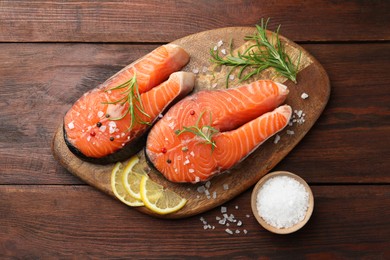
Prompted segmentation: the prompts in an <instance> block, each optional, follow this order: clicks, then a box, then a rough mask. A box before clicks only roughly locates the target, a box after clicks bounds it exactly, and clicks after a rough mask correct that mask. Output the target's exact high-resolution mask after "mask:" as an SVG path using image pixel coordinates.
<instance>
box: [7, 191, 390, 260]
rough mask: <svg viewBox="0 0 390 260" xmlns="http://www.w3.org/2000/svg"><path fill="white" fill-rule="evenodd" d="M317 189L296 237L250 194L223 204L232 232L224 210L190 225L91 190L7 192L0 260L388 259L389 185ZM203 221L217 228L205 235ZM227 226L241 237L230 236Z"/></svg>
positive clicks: (199, 217)
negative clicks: (270, 222) (266, 225)
mask: <svg viewBox="0 0 390 260" xmlns="http://www.w3.org/2000/svg"><path fill="white" fill-rule="evenodd" d="M311 188H312V190H313V193H314V196H315V203H316V205H315V210H314V212H313V215H312V217H311V219H310V221H309V222H308V224H307V225H306V226H305V227H303V228H302V229H301V230H299V231H297V232H296V233H293V234H291V235H276V234H273V233H270V232H268V231H266V230H264V229H263V228H261V227H260V225H259V224H258V223H257V222H256V220H255V218H254V216H253V215H252V213H251V209H250V202H249V198H250V191H249V190H248V191H247V192H245V193H244V194H243V196H239V197H237V198H235V199H234V200H232V201H230V202H229V203H227V204H225V205H224V206H226V207H227V212H228V214H234V216H235V218H236V219H238V220H241V221H242V223H243V224H242V226H239V227H238V226H237V225H234V224H232V225H231V226H229V227H227V226H225V225H221V224H218V220H216V217H222V214H221V209H220V207H218V208H216V209H213V210H211V211H209V212H206V213H203V214H201V215H199V216H195V217H191V218H187V219H179V220H161V219H160V220H159V219H156V218H154V217H149V216H147V215H144V214H141V213H139V212H137V211H136V210H133V209H131V208H129V207H127V206H126V205H124V204H120V203H117V202H116V201H114V200H113V199H111V198H108V196H105V195H104V194H102V193H101V192H98V191H97V190H96V189H94V188H92V187H89V186H77V185H76V186H58V185H45V186H41V185H38V186H35V185H33V186H23V185H22V186H19V185H12V186H6V187H4V186H2V187H0V197H1V198H2V201H3V203H0V213H1V214H2V215H1V216H2V217H1V218H0V226H1V227H2V232H1V233H2V235H0V257H1V258H3V259H7V258H10V259H12V257H13V256H15V255H17V256H20V258H29V259H36V258H74V257H76V258H93V259H95V258H99V259H103V258H110V259H112V258H132V259H139V258H158V259H161V258H162V259H183V258H197V259H198V258H206V257H207V258H213V259H237V258H239V259H254V258H256V259H257V258H260V257H262V258H272V259H273V258H285V257H287V258H305V259H318V258H324V259H330V258H331V259H361V258H369V259H388V258H389V256H390V251H389V249H388V247H389V241H388V238H389V236H390V229H389V228H388V227H389V225H390V208H389V207H388V205H389V204H390V189H389V187H388V186H383V185H364V186H350V185H348V186H344V185H338V186H333V185H331V186H328V185H321V186H312V187H311ZM373 198H375V199H373ZM16 201H17V203H15V202H16ZM236 207H238V209H236ZM247 215H248V216H249V217H248V216H247ZM201 218H203V219H204V220H205V221H207V224H209V225H211V226H214V227H215V228H214V229H204V224H203V222H202V220H203V219H202V220H201ZM226 228H230V229H231V230H233V231H234V232H236V230H239V231H240V233H237V234H236V233H234V234H233V235H229V234H227V233H226V231H225V229H226ZM244 230H246V231H247V233H246V234H245V231H244Z"/></svg>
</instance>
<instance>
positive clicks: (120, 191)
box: [111, 162, 144, 207]
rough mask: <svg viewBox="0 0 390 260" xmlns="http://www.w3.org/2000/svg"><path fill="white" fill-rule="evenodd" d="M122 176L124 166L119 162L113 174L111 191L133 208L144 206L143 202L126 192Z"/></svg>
mask: <svg viewBox="0 0 390 260" xmlns="http://www.w3.org/2000/svg"><path fill="white" fill-rule="evenodd" d="M122 175H123V165H122V163H120V162H118V163H116V164H115V166H114V168H113V169H112V172H111V189H112V191H113V192H114V194H115V196H116V197H117V198H118V199H119V200H120V201H122V202H123V203H125V204H126V205H129V206H132V207H138V206H143V205H144V203H143V202H142V200H138V199H136V198H134V197H132V196H131V195H130V194H129V193H128V192H127V191H126V189H125V187H124V185H123V182H122Z"/></svg>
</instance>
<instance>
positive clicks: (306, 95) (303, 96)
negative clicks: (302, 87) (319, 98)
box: [301, 93, 309, 99]
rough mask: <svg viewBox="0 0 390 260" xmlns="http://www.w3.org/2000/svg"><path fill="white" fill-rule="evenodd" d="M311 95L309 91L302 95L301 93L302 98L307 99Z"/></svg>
mask: <svg viewBox="0 0 390 260" xmlns="http://www.w3.org/2000/svg"><path fill="white" fill-rule="evenodd" d="M308 97H309V95H308V94H307V93H302V95H301V98H302V99H306V98H308Z"/></svg>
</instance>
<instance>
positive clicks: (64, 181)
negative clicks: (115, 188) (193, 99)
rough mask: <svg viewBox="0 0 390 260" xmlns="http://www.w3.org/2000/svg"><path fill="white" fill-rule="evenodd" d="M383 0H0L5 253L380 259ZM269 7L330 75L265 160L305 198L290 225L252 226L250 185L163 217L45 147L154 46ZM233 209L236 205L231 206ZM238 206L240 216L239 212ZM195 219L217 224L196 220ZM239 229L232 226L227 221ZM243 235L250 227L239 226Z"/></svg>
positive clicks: (386, 186)
mask: <svg viewBox="0 0 390 260" xmlns="http://www.w3.org/2000/svg"><path fill="white" fill-rule="evenodd" d="M389 6H390V2H389V1H381V0H379V1H364V0H351V1H320V0H314V1H304V0H299V1H291V0H281V1H265V0H258V1H255V0H242V1H241V0H228V1H206V0H200V1H188V0H182V1H180V0H168V1H164V3H163V4H162V3H161V2H160V1H141V0H132V1H127V0H118V1H114V0H110V1H109V0H93V1H83V0H71V1H62V0H52V1H46V0H45V1H26V0H3V1H0V198H1V199H0V258H1V259H59V258H60V259H68V258H76V259H80V258H81V259H88V258H93V259H119V258H120V259H123V258H143V259H156V258H159V259H178V258H180V259H183V258H190V259H197V258H206V257H207V258H212V259H262V258H265V259H268V258H270V259H290V258H293V259H389V258H390V240H389V237H390V223H389V219H390V195H389V194H390V175H389V169H390V160H389V158H390V145H389V144H390V139H389V136H390V135H389V133H390V107H389V104H390V92H389V91H390V89H389V82H390V73H388V69H389V67H390V41H389V39H390V31H389V30H388V28H390V19H389V14H388V13H389V11H388V10H389V8H390V7H389ZM267 17H270V18H271V20H270V24H269V28H270V29H271V30H274V29H276V27H277V26H278V25H279V24H281V33H282V34H283V35H284V36H286V37H287V38H289V39H291V40H293V41H296V42H298V44H299V45H300V46H302V47H303V48H304V49H306V50H308V51H309V52H310V53H311V54H313V56H314V57H315V58H316V59H318V60H319V61H320V63H321V64H322V65H323V67H324V68H325V70H326V72H327V73H328V75H329V78H330V83H331V87H332V92H331V95H330V99H329V102H328V104H327V106H326V108H325V110H324V112H323V114H322V115H321V117H320V118H319V120H318V121H317V122H316V124H315V125H314V126H313V128H312V129H311V130H310V131H309V132H308V133H307V134H306V136H305V138H304V139H302V140H301V142H299V144H298V145H297V146H296V147H295V148H294V149H293V150H292V151H291V152H290V153H289V154H288V155H287V156H286V157H285V158H284V159H283V160H282V161H281V162H279V163H278V164H277V165H276V166H275V168H274V169H273V170H288V171H292V172H294V173H297V174H299V175H300V176H301V177H303V178H304V179H305V180H306V181H307V182H308V183H309V184H310V186H311V188H312V190H313V193H314V196H315V208H314V212H313V216H312V218H311V219H310V221H309V222H308V224H307V225H306V226H305V227H304V228H303V229H301V230H300V231H298V232H297V233H294V234H291V235H287V236H280V235H279V236H278V235H275V234H272V233H269V232H267V231H265V230H264V229H262V228H261V227H260V226H259V225H258V224H257V223H256V221H255V219H254V218H253V216H252V214H251V210H250V203H249V202H250V195H251V190H252V189H251V188H249V189H248V190H247V191H245V192H243V193H241V194H240V195H239V196H237V197H235V198H234V199H232V200H230V201H229V202H226V203H225V204H223V205H221V206H226V207H227V210H228V213H232V214H234V215H235V216H236V218H237V219H240V220H242V222H243V225H242V226H241V227H240V228H237V226H234V225H231V226H229V227H227V226H226V225H220V224H218V220H217V219H216V218H217V217H222V214H221V207H216V208H214V209H211V210H209V211H207V212H204V213H202V214H200V215H198V216H193V217H189V218H185V219H177V220H166V219H156V218H154V217H150V216H147V215H145V214H142V213H140V212H138V211H136V210H133V209H131V208H129V207H127V206H126V205H122V204H121V203H118V202H117V201H116V200H114V199H113V198H112V197H110V196H106V195H105V194H103V193H102V192H99V191H98V190H96V189H94V188H93V187H90V186H88V185H86V184H85V183H84V182H83V181H81V180H80V179H79V178H77V177H75V176H73V175H72V174H70V172H68V171H67V170H66V169H65V168H63V167H62V166H61V165H60V164H59V163H58V162H57V161H56V160H55V159H54V158H53V156H52V153H51V149H50V145H51V140H52V138H53V133H54V132H55V131H56V129H57V127H58V124H59V123H60V122H59V121H58V120H59V118H62V117H63V115H64V113H65V112H66V111H67V110H68V109H69V107H70V106H71V105H72V104H73V103H74V102H75V101H76V99H77V98H78V97H79V96H80V95H82V93H84V92H85V91H87V90H88V89H89V88H90V87H91V86H96V85H97V84H98V83H100V82H102V81H104V80H105V79H107V78H108V77H109V76H110V75H112V74H114V73H115V72H116V71H118V70H119V69H121V68H122V67H124V66H125V65H127V64H129V63H131V62H132V61H134V60H135V59H136V58H138V57H140V56H143V55H145V54H146V53H148V52H150V51H151V50H153V49H154V48H156V47H157V46H159V45H161V44H164V43H166V42H170V41H173V40H175V39H179V38H181V37H184V36H186V35H189V34H192V33H197V32H201V31H204V30H209V29H216V28H221V27H228V26H253V25H254V24H255V23H257V22H258V21H259V20H260V19H261V18H267ZM236 206H238V209H236ZM247 215H248V216H249V217H247ZM201 218H204V219H205V221H207V223H208V224H210V225H211V226H214V227H215V228H214V229H212V228H211V229H208V228H207V227H206V229H204V224H203V223H202V221H201ZM227 228H231V229H232V230H234V231H235V230H236V229H239V231H240V233H238V234H235V233H234V234H233V235H229V234H228V233H226V231H225V229H227ZM244 230H246V231H247V234H245V233H244Z"/></svg>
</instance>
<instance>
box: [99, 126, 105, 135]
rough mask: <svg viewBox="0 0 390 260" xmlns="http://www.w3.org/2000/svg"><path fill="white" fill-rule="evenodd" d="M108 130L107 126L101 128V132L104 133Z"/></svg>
mask: <svg viewBox="0 0 390 260" xmlns="http://www.w3.org/2000/svg"><path fill="white" fill-rule="evenodd" d="M106 129H107V126H105V125H102V126H101V127H99V131H100V132H103V133H104V131H106Z"/></svg>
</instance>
